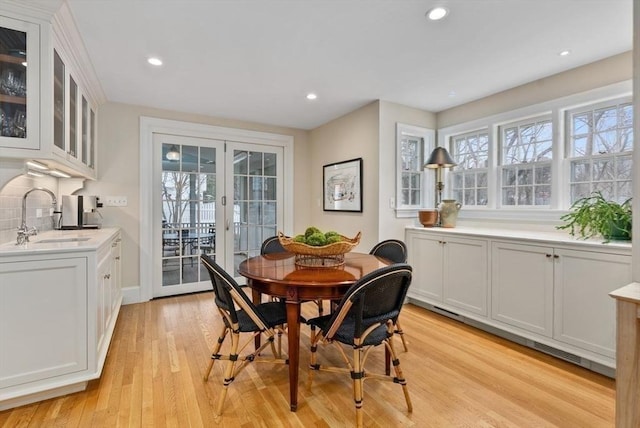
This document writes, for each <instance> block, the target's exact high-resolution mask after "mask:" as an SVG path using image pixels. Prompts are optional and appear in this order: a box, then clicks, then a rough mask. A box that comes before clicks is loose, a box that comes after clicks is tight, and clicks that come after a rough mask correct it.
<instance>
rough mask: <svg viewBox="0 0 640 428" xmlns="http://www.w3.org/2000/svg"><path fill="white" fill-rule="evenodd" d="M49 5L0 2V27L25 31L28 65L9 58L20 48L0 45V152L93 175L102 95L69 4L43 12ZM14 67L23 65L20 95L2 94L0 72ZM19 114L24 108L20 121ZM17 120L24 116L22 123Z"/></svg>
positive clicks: (76, 173)
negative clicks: (0, 110) (33, 5)
mask: <svg viewBox="0 0 640 428" xmlns="http://www.w3.org/2000/svg"><path fill="white" fill-rule="evenodd" d="M38 7H42V8H43V9H42V10H40V9H38ZM51 7H52V6H51V5H47V4H46V3H43V4H42V6H35V7H29V8H24V10H21V8H20V6H16V4H6V5H0V31H3V29H5V30H11V29H13V28H17V29H18V30H21V31H22V32H24V33H25V34H26V46H27V49H26V63H27V64H28V65H27V66H26V67H24V66H22V65H21V64H19V63H22V62H25V61H24V59H23V58H17V57H15V56H12V54H13V55H17V54H15V52H17V51H20V50H19V49H12V50H11V51H10V52H9V51H8V52H7V53H5V52H3V51H2V46H0V109H2V110H3V111H4V112H5V116H7V115H8V116H7V117H6V118H5V119H6V120H5V121H4V124H5V125H7V124H9V125H10V126H9V127H6V126H5V127H4V128H6V129H7V130H6V132H5V131H2V129H4V128H2V127H0V128H1V129H0V131H1V132H0V134H2V136H0V148H2V154H1V156H2V157H7V158H22V159H36V160H38V161H40V162H42V163H44V164H46V165H48V166H49V167H50V168H55V169H59V170H62V171H65V172H67V173H70V174H72V175H74V176H82V177H86V178H96V177H97V171H96V160H95V154H96V151H97V141H96V135H97V132H96V122H97V115H96V106H97V105H98V104H99V103H100V102H101V101H102V100H104V95H103V93H102V90H101V88H100V87H99V84H98V83H97V82H98V81H97V79H96V78H95V75H94V72H93V68H92V66H91V64H90V62H89V61H88V56H87V55H86V53H85V52H84V47H83V45H82V43H81V42H80V39H79V37H78V35H77V30H76V29H75V25H74V23H73V18H72V16H71V12H70V11H69V8H68V5H67V4H66V3H62V7H61V8H60V9H59V10H57V11H54V10H47V8H51ZM54 12H55V13H54ZM32 15H33V16H32ZM47 17H48V18H47ZM22 51H24V49H23V50H22ZM16 61H19V63H18V62H16ZM16 67H23V68H25V69H26V74H25V76H26V86H25V88H26V89H25V90H21V91H20V93H19V94H18V95H20V96H10V95H7V94H2V91H3V89H4V88H5V87H6V85H4V84H3V83H2V82H3V81H4V80H7V79H8V77H7V76H5V74H6V73H4V72H2V70H3V69H15V68H16ZM20 76H22V75H20ZM27 105H28V109H27ZM20 112H23V113H24V112H26V118H25V119H23V118H22V116H25V115H24V114H22V115H21V114H20ZM1 116H2V113H0V119H1V118H2V117H1ZM9 116H10V117H9ZM18 119H20V120H21V121H25V120H26V122H25V125H22V124H21V123H22V122H18ZM8 120H11V122H7V121H8ZM0 122H2V121H1V120H0ZM23 128H25V129H26V131H22V129H23ZM5 133H7V134H8V136H4V134H5Z"/></svg>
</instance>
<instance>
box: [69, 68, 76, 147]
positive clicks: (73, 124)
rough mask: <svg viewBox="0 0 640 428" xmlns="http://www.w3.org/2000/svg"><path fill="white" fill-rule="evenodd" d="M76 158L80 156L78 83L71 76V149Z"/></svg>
mask: <svg viewBox="0 0 640 428" xmlns="http://www.w3.org/2000/svg"><path fill="white" fill-rule="evenodd" d="M67 151H68V152H69V154H70V155H71V156H73V157H74V158H77V157H78V85H77V84H76V81H75V80H73V77H71V76H69V149H68V150H67Z"/></svg>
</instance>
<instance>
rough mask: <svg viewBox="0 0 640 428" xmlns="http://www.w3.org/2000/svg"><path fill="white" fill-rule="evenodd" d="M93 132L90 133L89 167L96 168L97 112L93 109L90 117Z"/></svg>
mask: <svg viewBox="0 0 640 428" xmlns="http://www.w3.org/2000/svg"><path fill="white" fill-rule="evenodd" d="M90 121H91V122H90V126H91V132H90V134H89V168H91V169H95V167H96V114H95V112H94V111H93V109H91V119H90Z"/></svg>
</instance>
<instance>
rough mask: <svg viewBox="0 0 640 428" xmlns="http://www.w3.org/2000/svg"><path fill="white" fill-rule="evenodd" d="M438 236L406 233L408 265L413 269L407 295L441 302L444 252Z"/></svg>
mask: <svg viewBox="0 0 640 428" xmlns="http://www.w3.org/2000/svg"><path fill="white" fill-rule="evenodd" d="M440 241H441V239H440V238H439V237H438V236H435V235H430V234H421V233H411V232H409V233H407V248H408V260H407V261H408V263H409V264H410V265H411V266H412V267H413V268H414V269H413V277H412V280H411V286H410V287H409V291H408V292H407V295H408V296H409V297H415V298H417V299H427V300H429V301H432V302H442V285H443V283H444V271H443V269H442V266H443V260H444V252H443V251H442V244H440Z"/></svg>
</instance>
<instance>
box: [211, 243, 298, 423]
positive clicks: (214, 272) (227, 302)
mask: <svg viewBox="0 0 640 428" xmlns="http://www.w3.org/2000/svg"><path fill="white" fill-rule="evenodd" d="M200 260H201V261H202V265H203V266H204V267H205V268H206V269H207V271H208V272H209V276H210V277H211V284H212V286H213V291H214V294H215V302H216V306H217V307H218V311H219V312H220V315H221V317H222V321H223V327H222V331H221V332H220V335H219V337H218V341H217V342H216V344H215V346H214V348H213V351H212V353H211V361H210V362H209V367H208V368H207V372H206V374H205V375H204V380H205V381H207V380H208V379H209V375H210V373H211V369H212V368H213V364H214V363H215V362H216V360H226V361H227V366H226V368H225V370H224V383H223V387H222V390H221V391H220V397H219V398H218V405H217V407H216V409H215V415H216V416H220V415H221V414H222V409H223V406H224V400H225V398H226V396H227V390H228V387H229V385H230V384H231V383H232V382H233V381H234V379H235V378H236V377H237V376H238V374H239V373H240V372H241V371H242V370H243V369H244V368H245V367H246V365H247V364H249V363H251V362H253V361H256V362H259V361H261V362H274V363H283V364H286V363H287V360H286V359H285V358H283V356H282V346H281V340H280V338H281V337H282V333H283V328H284V324H286V322H287V312H286V308H285V305H284V303H283V302H267V303H261V304H259V305H254V304H253V303H252V302H251V300H250V299H249V298H248V297H247V295H246V294H245V293H244V291H243V290H242V289H241V288H240V286H239V285H238V283H236V281H235V280H234V279H233V278H232V277H231V276H230V275H229V274H228V273H227V272H226V271H225V270H224V269H222V268H221V267H220V266H219V265H218V264H217V263H216V262H215V261H213V259H212V258H211V257H209V256H207V255H206V254H202V255H201V256H200ZM229 333H231V347H230V350H229V354H228V355H222V354H220V353H219V352H220V349H221V347H222V344H223V343H224V340H225V338H226V337H227V335H228V334H229ZM241 333H251V336H250V337H249V338H248V339H247V340H246V342H244V343H242V344H241V343H240V334H241ZM260 335H263V336H264V337H265V339H266V340H265V341H264V342H263V343H262V345H261V346H260V347H258V349H256V350H255V351H254V352H251V353H247V354H244V355H240V353H241V352H242V351H243V350H244V349H245V348H246V347H247V346H249V345H252V344H254V340H253V339H254V338H255V337H256V336H260ZM276 337H277V338H278V347H277V348H276V346H275V344H274V341H275V338H276ZM267 346H269V347H270V348H271V353H272V356H271V358H267V357H264V356H260V353H261V352H262V351H263V350H264V349H265V348H266V347H267Z"/></svg>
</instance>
